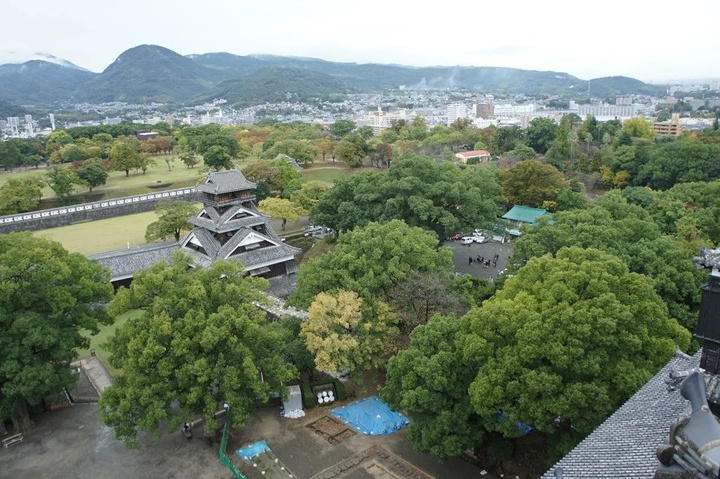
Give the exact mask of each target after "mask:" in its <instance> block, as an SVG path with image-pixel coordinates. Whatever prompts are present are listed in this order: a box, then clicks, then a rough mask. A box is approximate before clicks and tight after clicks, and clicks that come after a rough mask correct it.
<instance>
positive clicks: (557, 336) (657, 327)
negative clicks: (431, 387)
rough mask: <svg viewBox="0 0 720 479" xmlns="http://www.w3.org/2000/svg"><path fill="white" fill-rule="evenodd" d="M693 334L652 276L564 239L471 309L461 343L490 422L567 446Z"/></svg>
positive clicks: (473, 392) (473, 394)
mask: <svg viewBox="0 0 720 479" xmlns="http://www.w3.org/2000/svg"><path fill="white" fill-rule="evenodd" d="M689 340H690V334H689V333H688V332H687V331H685V330H683V328H681V327H680V326H679V325H678V324H677V322H675V321H674V320H672V319H669V318H668V315H667V309H666V308H665V305H664V304H663V302H662V300H661V299H660V297H659V296H658V295H657V294H656V293H655V291H654V289H653V284H652V281H651V280H649V279H648V278H646V277H645V276H643V275H640V274H637V273H630V272H629V271H628V269H627V266H625V265H624V264H623V262H622V260H620V259H619V258H617V257H614V256H612V255H609V254H607V253H603V252H601V251H599V250H594V249H581V248H565V249H561V250H560V251H559V252H558V253H557V255H556V256H555V257H553V256H551V255H546V256H543V257H540V258H534V259H532V260H531V261H530V262H528V264H527V265H526V266H525V267H524V268H522V269H521V270H520V271H519V272H518V273H517V274H516V275H515V276H513V277H511V278H509V279H508V280H507V281H506V282H505V285H504V287H503V289H502V290H500V291H499V292H498V293H497V294H496V295H495V297H494V298H492V299H490V300H488V301H486V302H485V303H483V306H482V308H476V309H473V310H471V311H470V312H469V313H468V314H467V315H466V316H465V317H464V318H463V325H462V333H461V336H460V337H458V344H459V346H460V347H461V349H462V354H463V358H464V359H465V361H466V362H467V363H469V367H471V368H472V369H473V371H474V372H475V373H476V375H475V379H474V380H473V382H472V384H471V386H470V388H469V392H470V399H471V402H472V404H473V406H474V408H475V411H476V412H477V413H478V414H479V415H481V416H482V417H483V418H485V419H486V426H487V427H488V429H491V430H497V431H499V432H501V433H502V434H503V435H505V436H508V437H515V436H518V435H519V433H518V431H517V429H516V423H517V422H518V421H520V422H522V423H524V424H530V425H533V426H534V427H535V428H536V429H537V430H539V431H541V432H543V433H545V434H547V435H548V436H549V438H550V440H551V445H553V446H554V447H555V448H556V449H560V452H561V453H563V454H564V453H566V452H567V451H569V449H570V448H571V447H572V445H574V444H576V443H577V442H578V441H579V440H580V439H582V438H583V437H585V436H586V435H587V434H588V433H590V432H591V431H592V430H593V429H595V427H597V426H598V425H599V424H600V423H601V422H602V421H603V420H604V419H605V418H606V417H607V416H608V415H609V414H610V413H612V412H613V411H615V410H616V409H617V408H618V407H619V406H620V405H621V404H622V403H623V402H624V401H625V400H627V398H628V397H630V395H632V394H633V393H634V392H635V391H637V389H639V388H640V387H641V386H642V385H643V384H644V383H645V382H646V381H647V380H648V379H649V378H650V377H652V376H653V374H655V373H656V372H657V371H658V369H659V368H660V367H662V366H663V365H664V364H665V363H666V362H667V361H668V359H669V358H670V357H672V355H673V352H674V350H675V345H676V344H677V345H679V346H680V347H682V348H685V347H687V346H688V344H689ZM498 410H500V411H502V412H503V413H504V415H505V416H506V419H505V420H500V418H499V417H498V415H497V411H498ZM558 423H559V427H558Z"/></svg>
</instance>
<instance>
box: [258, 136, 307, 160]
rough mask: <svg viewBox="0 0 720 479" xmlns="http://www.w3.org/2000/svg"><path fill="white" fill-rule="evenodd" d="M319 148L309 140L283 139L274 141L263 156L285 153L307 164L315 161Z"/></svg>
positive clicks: (268, 156) (273, 156) (271, 156)
mask: <svg viewBox="0 0 720 479" xmlns="http://www.w3.org/2000/svg"><path fill="white" fill-rule="evenodd" d="M319 153H320V150H319V149H318V148H317V147H316V146H315V145H313V144H312V143H311V142H310V140H283V141H279V142H277V143H275V144H274V145H273V146H272V147H271V148H270V149H268V150H267V151H266V152H265V153H264V154H263V157H264V158H275V157H276V156H278V155H287V156H289V157H290V158H293V159H295V160H296V161H298V162H300V163H304V164H305V165H307V164H308V163H312V162H314V161H315V158H316V157H317V156H318V154H319Z"/></svg>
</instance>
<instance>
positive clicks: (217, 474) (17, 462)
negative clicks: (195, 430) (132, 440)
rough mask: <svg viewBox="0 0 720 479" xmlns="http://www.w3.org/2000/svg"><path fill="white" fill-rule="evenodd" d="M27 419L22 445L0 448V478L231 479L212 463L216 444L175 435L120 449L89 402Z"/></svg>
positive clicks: (215, 460) (144, 438)
mask: <svg viewBox="0 0 720 479" xmlns="http://www.w3.org/2000/svg"><path fill="white" fill-rule="evenodd" d="M33 419H34V421H35V422H36V424H37V427H36V428H35V429H33V430H32V431H31V432H30V433H29V434H26V435H25V440H24V441H23V442H22V443H19V444H16V445H14V446H12V447H10V448H7V449H5V448H2V449H0V478H3V479H4V478H7V479H10V478H12V479H45V478H53V479H54V478H78V479H124V478H128V479H130V478H156V477H157V478H200V479H216V478H232V474H231V473H230V472H229V471H228V469H227V468H225V466H223V465H222V464H221V463H220V460H219V458H218V450H219V443H218V442H215V443H213V444H212V445H209V444H208V443H207V442H206V441H202V440H192V441H188V440H187V439H185V438H184V437H183V436H182V435H181V434H180V433H179V432H178V433H173V434H165V435H163V436H162V437H161V438H160V439H159V440H155V439H153V438H152V437H149V436H147V435H145V436H141V445H142V447H141V449H138V450H128V449H126V448H125V447H124V446H123V444H122V442H120V441H118V440H116V439H115V435H114V433H113V430H112V429H111V428H108V427H106V426H103V425H101V424H100V411H99V409H98V407H97V404H95V403H88V404H75V405H74V406H71V407H68V408H65V409H59V410H56V411H49V412H46V413H42V414H40V415H38V416H35V417H33Z"/></svg>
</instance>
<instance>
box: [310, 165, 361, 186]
mask: <svg viewBox="0 0 720 479" xmlns="http://www.w3.org/2000/svg"><path fill="white" fill-rule="evenodd" d="M358 171H360V170H358V169H353V168H347V167H346V166H344V165H340V166H316V167H311V168H308V169H306V170H303V171H302V173H301V174H302V177H303V179H304V180H306V181H312V180H318V181H325V182H327V183H335V181H337V179H338V178H344V177H346V176H352V175H354V174H355V173H357V172H358Z"/></svg>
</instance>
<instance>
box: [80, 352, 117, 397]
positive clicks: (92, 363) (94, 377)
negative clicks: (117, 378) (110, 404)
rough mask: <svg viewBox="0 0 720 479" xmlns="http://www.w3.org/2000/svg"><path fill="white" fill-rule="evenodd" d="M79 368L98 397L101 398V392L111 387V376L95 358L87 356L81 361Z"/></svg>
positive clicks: (98, 359)
mask: <svg viewBox="0 0 720 479" xmlns="http://www.w3.org/2000/svg"><path fill="white" fill-rule="evenodd" d="M80 366H82V368H83V370H84V371H85V374H87V377H88V379H90V382H91V383H92V385H93V387H94V388H95V390H96V391H97V393H98V395H99V396H102V393H103V391H105V390H106V389H107V388H109V387H110V386H112V376H111V375H110V373H109V372H108V370H107V369H105V365H104V364H103V363H102V361H100V358H98V357H97V356H87V357H85V358H83V359H81V360H80Z"/></svg>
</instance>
